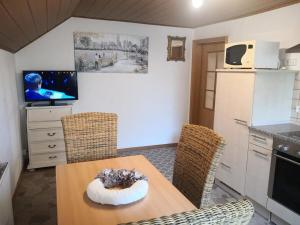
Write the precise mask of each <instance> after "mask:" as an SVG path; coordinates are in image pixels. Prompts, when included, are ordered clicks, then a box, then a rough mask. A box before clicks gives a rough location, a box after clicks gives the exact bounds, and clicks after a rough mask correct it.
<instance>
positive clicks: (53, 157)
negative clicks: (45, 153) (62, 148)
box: [49, 155, 57, 159]
mask: <svg viewBox="0 0 300 225" xmlns="http://www.w3.org/2000/svg"><path fill="white" fill-rule="evenodd" d="M56 158H57V156H56V155H55V156H49V159H56Z"/></svg>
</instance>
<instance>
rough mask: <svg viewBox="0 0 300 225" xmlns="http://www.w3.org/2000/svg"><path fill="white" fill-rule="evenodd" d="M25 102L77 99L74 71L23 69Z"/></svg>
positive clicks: (52, 102)
mask: <svg viewBox="0 0 300 225" xmlns="http://www.w3.org/2000/svg"><path fill="white" fill-rule="evenodd" d="M23 82H24V96H25V101H26V102H36V101H50V102H51V105H52V104H54V103H55V101H67V100H78V87H77V72H76V71H23Z"/></svg>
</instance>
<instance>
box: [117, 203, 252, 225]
mask: <svg viewBox="0 0 300 225" xmlns="http://www.w3.org/2000/svg"><path fill="white" fill-rule="evenodd" d="M253 213H254V208H253V205H252V203H251V202H250V201H249V200H239V201H236V202H230V203H226V204H223V205H216V206H213V207H210V208H202V209H197V210H193V211H188V212H183V213H176V214H173V215H171V216H163V217H160V218H154V219H150V220H143V221H138V222H131V223H126V225H175V224H176V225H201V224H203V225H204V224H205V225H208V224H211V225H228V224H235V225H246V224H248V223H249V222H250V220H251V218H252V216H253ZM123 225H125V224H123Z"/></svg>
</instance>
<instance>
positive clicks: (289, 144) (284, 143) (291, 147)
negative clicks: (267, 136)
mask: <svg viewBox="0 0 300 225" xmlns="http://www.w3.org/2000/svg"><path fill="white" fill-rule="evenodd" d="M278 134H279V135H281V136H283V137H287V139H283V138H280V137H279V136H277V137H276V136H275V137H274V139H273V149H274V150H275V151H279V152H282V153H284V154H287V155H289V156H292V157H295V158H297V159H300V144H299V141H300V131H290V132H283V133H278ZM291 139H293V140H297V141H298V142H295V141H291Z"/></svg>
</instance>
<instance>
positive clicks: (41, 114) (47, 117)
mask: <svg viewBox="0 0 300 225" xmlns="http://www.w3.org/2000/svg"><path fill="white" fill-rule="evenodd" d="M27 113H28V122H34V121H35V122H38V121H54V120H61V118H62V117H63V116H67V115H70V114H71V113H72V112H71V108H68V107H66V108H57V109H55V108H51V109H49V108H47V109H32V110H28V111H27Z"/></svg>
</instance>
